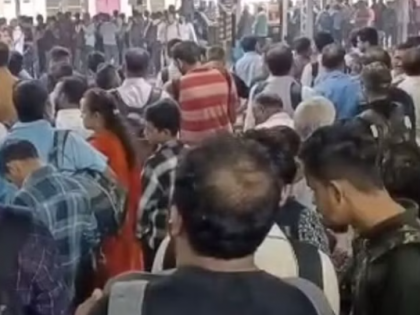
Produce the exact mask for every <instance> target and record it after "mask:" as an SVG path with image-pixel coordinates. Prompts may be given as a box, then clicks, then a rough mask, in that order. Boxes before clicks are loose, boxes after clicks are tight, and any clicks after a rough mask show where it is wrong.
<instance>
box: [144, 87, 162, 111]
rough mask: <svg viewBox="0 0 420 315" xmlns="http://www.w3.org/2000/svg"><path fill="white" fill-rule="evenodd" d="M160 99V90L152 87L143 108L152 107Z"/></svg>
mask: <svg viewBox="0 0 420 315" xmlns="http://www.w3.org/2000/svg"><path fill="white" fill-rule="evenodd" d="M161 97H162V90H161V89H157V88H154V87H152V90H151V91H150V94H149V98H148V99H147V101H146V104H144V108H146V107H147V106H149V105H152V104H154V103H156V102H157V101H159V100H160V98H161Z"/></svg>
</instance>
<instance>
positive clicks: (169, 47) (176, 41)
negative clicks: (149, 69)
mask: <svg viewBox="0 0 420 315" xmlns="http://www.w3.org/2000/svg"><path fill="white" fill-rule="evenodd" d="M180 42H182V40H180V39H179V38H173V39H171V40H170V41H168V43H167V44H166V50H167V54H168V56H169V57H170V58H172V49H173V48H174V46H175V45H176V44H179V43H180Z"/></svg>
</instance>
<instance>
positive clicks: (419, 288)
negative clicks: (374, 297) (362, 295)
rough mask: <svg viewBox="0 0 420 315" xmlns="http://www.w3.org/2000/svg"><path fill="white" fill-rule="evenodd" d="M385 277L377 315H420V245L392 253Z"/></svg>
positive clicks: (405, 246) (408, 246) (399, 249)
mask: <svg viewBox="0 0 420 315" xmlns="http://www.w3.org/2000/svg"><path fill="white" fill-rule="evenodd" d="M384 277H385V278H384V280H383V286H382V287H383V291H382V292H383V294H382V296H381V297H380V298H379V300H378V301H375V302H376V303H377V305H375V309H376V310H377V311H376V314H378V315H379V314H380V315H396V314H398V315H418V314H420V298H419V292H420V245H419V244H411V245H404V246H402V247H401V248H398V249H395V250H394V252H393V253H390V257H389V262H388V266H387V273H386V275H384Z"/></svg>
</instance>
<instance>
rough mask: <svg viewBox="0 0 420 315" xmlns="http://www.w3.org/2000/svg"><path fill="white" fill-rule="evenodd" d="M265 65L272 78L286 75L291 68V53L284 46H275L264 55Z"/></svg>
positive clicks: (288, 48) (287, 47)
mask: <svg viewBox="0 0 420 315" xmlns="http://www.w3.org/2000/svg"><path fill="white" fill-rule="evenodd" d="M265 63H266V64H267V66H268V70H269V71H270V73H271V74H272V75H273V76H283V75H287V74H289V73H290V70H291V69H292V66H293V52H292V50H291V49H290V47H289V46H287V45H285V44H276V45H274V46H273V47H271V48H270V49H269V50H268V52H267V53H266V55H265Z"/></svg>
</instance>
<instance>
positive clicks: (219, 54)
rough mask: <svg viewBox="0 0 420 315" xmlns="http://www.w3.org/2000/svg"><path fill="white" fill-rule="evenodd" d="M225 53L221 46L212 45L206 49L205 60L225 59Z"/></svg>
mask: <svg viewBox="0 0 420 315" xmlns="http://www.w3.org/2000/svg"><path fill="white" fill-rule="evenodd" d="M225 59H226V53H225V50H224V49H223V47H221V46H212V47H210V48H209V49H207V60H208V61H223V62H224V61H225Z"/></svg>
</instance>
